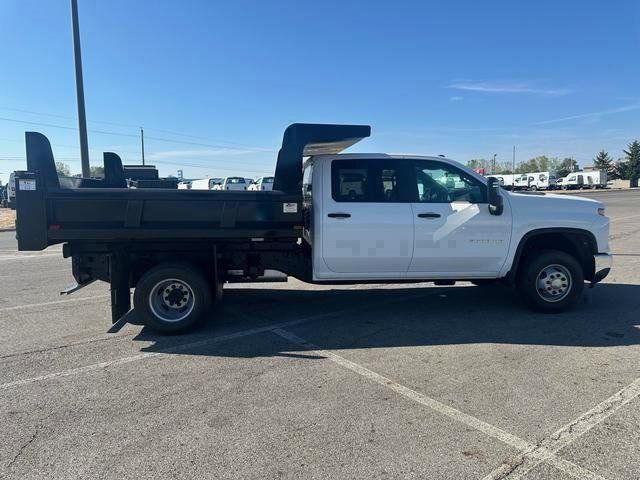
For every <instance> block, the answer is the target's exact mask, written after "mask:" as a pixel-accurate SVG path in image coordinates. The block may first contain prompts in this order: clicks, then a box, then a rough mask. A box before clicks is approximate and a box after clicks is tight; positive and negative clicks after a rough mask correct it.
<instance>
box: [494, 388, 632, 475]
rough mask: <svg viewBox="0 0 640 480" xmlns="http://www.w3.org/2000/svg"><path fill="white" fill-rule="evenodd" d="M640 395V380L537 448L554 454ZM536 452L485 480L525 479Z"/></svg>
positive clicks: (533, 462) (536, 463) (534, 460)
mask: <svg viewBox="0 0 640 480" xmlns="http://www.w3.org/2000/svg"><path fill="white" fill-rule="evenodd" d="M639 395H640V378H638V379H636V380H635V381H633V382H631V383H630V384H629V385H627V386H626V387H624V388H623V389H622V390H619V391H618V392H616V393H614V394H613V395H611V396H610V397H609V398H607V399H606V400H604V401H603V402H601V403H599V404H598V405H596V406H595V407H593V408H592V409H591V410H589V411H588V412H586V413H584V414H582V415H580V416H579V417H578V418H577V419H576V420H574V421H572V422H570V423H568V424H567V425H565V426H564V427H562V428H560V429H559V430H557V431H556V432H554V433H553V434H551V435H550V436H549V437H548V438H546V439H544V440H543V441H542V442H540V443H539V444H538V445H539V446H538V447H536V448H540V449H544V450H546V451H548V452H551V453H552V454H555V453H557V452H559V451H560V450H562V449H563V448H565V447H566V446H568V445H569V444H570V443H572V442H574V441H575V440H577V439H578V437H580V436H581V435H583V434H585V433H586V432H588V431H589V430H591V429H592V428H593V427H595V426H596V425H598V424H599V423H601V422H602V421H603V420H605V419H606V418H607V417H609V416H611V415H613V414H614V413H616V412H617V411H618V410H620V409H621V408H622V407H624V406H625V405H627V404H628V403H629V402H631V401H632V400H634V399H635V398H637V397H638V396H639ZM535 453H536V452H531V455H530V454H529V453H525V454H524V455H523V456H522V458H521V459H520V460H521V463H520V465H519V466H518V468H517V470H514V471H513V472H512V473H513V474H509V475H508V476H505V475H504V472H503V471H504V469H505V466H504V465H503V466H501V467H498V468H497V469H495V470H494V471H493V472H491V473H490V474H489V475H487V476H486V477H485V480H494V479H498V478H500V479H504V478H508V479H509V480H514V479H518V478H522V477H524V476H525V475H526V474H527V473H528V472H529V471H531V470H532V469H534V468H535V467H536V466H537V465H539V464H540V462H541V461H540V460H539V458H538V457H537V455H535Z"/></svg>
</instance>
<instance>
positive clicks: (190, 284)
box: [133, 262, 212, 334]
mask: <svg viewBox="0 0 640 480" xmlns="http://www.w3.org/2000/svg"><path fill="white" fill-rule="evenodd" d="M211 290H212V288H211V286H210V285H209V282H207V279H206V278H205V276H204V275H203V274H202V273H201V272H200V271H199V270H198V269H197V268H195V267H193V266H192V265H190V264H188V263H178V262H175V263H174V262H170V263H162V264H160V265H158V266H156V267H154V268H152V269H151V270H149V271H147V273H145V274H144V275H143V276H142V278H140V280H139V281H138V284H137V286H136V289H135V291H134V293H133V305H134V307H135V310H136V314H137V315H138V317H139V318H140V320H141V321H142V323H143V324H144V325H146V326H147V327H149V328H152V329H154V330H156V331H158V332H160V333H168V334H177V333H183V332H186V331H187V330H189V329H191V328H193V327H194V326H195V325H196V324H197V323H198V322H199V321H200V320H201V319H202V318H203V316H204V315H205V313H207V312H208V311H209V309H210V308H211Z"/></svg>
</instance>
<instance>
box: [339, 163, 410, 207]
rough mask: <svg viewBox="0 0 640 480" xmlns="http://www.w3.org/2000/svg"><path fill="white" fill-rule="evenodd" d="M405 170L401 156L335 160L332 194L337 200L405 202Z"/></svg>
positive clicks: (406, 197)
mask: <svg viewBox="0 0 640 480" xmlns="http://www.w3.org/2000/svg"><path fill="white" fill-rule="evenodd" d="M405 170H406V161H404V160H402V159H386V158H385V159H379V158H374V159H367V158H358V159H336V160H333V161H332V162H331V197H332V198H333V200H334V201H336V202H359V203H393V202H406V201H408V200H409V199H408V196H407V193H408V189H407V188H406V185H408V183H407V182H406V181H405V177H406V174H405V173H404V172H405ZM403 186H404V188H403Z"/></svg>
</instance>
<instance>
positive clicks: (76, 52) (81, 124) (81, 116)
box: [71, 0, 91, 178]
mask: <svg viewBox="0 0 640 480" xmlns="http://www.w3.org/2000/svg"><path fill="white" fill-rule="evenodd" d="M71 28H72V31H73V58H74V60H75V69H76V97H77V100H78V130H79V131H80V162H81V164H82V176H83V177H85V178H88V177H90V176H91V171H90V168H89V144H88V142H87V117H86V113H85V110H84V83H83V81H82V53H81V52H80V28H79V27H78V0H71Z"/></svg>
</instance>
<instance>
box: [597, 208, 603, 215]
mask: <svg viewBox="0 0 640 480" xmlns="http://www.w3.org/2000/svg"><path fill="white" fill-rule="evenodd" d="M598 215H602V216H603V217H604V207H600V208H598Z"/></svg>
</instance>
